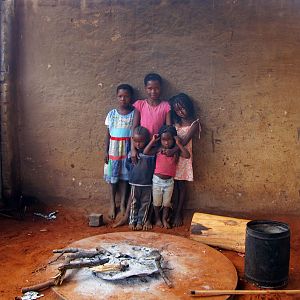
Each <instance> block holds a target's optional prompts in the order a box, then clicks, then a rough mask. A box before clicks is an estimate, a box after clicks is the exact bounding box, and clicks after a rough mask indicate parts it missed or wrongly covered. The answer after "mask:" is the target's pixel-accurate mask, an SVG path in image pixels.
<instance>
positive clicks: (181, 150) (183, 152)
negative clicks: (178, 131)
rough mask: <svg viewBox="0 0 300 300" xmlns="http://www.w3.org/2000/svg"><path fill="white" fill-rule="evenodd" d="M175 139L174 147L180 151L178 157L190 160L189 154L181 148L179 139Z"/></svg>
mask: <svg viewBox="0 0 300 300" xmlns="http://www.w3.org/2000/svg"><path fill="white" fill-rule="evenodd" d="M175 139H176V145H177V146H178V148H179V150H180V156H181V157H183V158H190V157H191V154H190V152H189V151H188V150H187V149H186V148H185V147H184V146H182V144H181V142H180V140H179V138H178V137H177V136H176V137H175Z"/></svg>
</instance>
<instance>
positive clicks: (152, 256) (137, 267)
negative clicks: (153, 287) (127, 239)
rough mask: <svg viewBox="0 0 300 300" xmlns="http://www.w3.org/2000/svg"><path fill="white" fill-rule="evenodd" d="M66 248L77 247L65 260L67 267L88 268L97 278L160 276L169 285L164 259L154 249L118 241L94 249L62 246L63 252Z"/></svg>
mask: <svg viewBox="0 0 300 300" xmlns="http://www.w3.org/2000/svg"><path fill="white" fill-rule="evenodd" d="M68 250H72V252H73V251H74V252H75V251H76V250H77V255H76V254H75V255H74V254H73V255H71V257H72V258H73V259H72V260H71V261H69V267H68V269H73V267H74V268H77V267H76V266H82V267H89V269H88V270H90V271H91V272H92V274H93V276H94V278H95V279H97V280H99V281H102V280H105V281H109V282H115V283H117V284H122V285H135V284H141V283H142V282H148V281H150V280H153V279H155V278H158V277H159V276H161V277H162V279H163V280H164V281H165V283H166V285H167V286H168V287H170V288H171V287H172V286H173V285H172V283H171V282H170V280H169V279H168V277H167V275H166V273H165V270H166V269H167V262H166V261H165V260H164V259H163V257H162V255H161V253H160V252H159V250H158V249H155V248H149V247H143V246H138V245H130V244H125V243H120V244H101V247H97V248H96V250H86V249H78V248H75V249H62V251H63V252H64V254H66V253H68V252H69V251H68ZM79 253H83V255H79ZM89 253H90V254H91V255H89ZM92 254H95V255H92ZM168 270H170V269H169V268H168ZM100 284H101V282H100Z"/></svg>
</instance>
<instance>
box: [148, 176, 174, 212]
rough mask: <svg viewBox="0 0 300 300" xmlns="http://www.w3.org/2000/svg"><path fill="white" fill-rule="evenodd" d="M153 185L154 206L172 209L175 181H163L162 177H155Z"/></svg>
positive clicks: (171, 179)
mask: <svg viewBox="0 0 300 300" xmlns="http://www.w3.org/2000/svg"><path fill="white" fill-rule="evenodd" d="M152 183H153V185H152V193H153V205H154V206H163V207H171V206H172V202H171V199H172V194H173V189H174V179H173V178H170V179H161V178H160V177H158V176H156V175H153V179H152Z"/></svg>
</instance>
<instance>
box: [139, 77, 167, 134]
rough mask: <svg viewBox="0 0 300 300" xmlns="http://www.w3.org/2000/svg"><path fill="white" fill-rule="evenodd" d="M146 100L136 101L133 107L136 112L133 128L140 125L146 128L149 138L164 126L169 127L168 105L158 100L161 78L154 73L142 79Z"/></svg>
mask: <svg viewBox="0 0 300 300" xmlns="http://www.w3.org/2000/svg"><path fill="white" fill-rule="evenodd" d="M144 84H145V91H146V94H147V99H145V100H137V101H136V102H135V103H134V104H133V106H134V107H135V109H136V110H137V113H136V115H135V120H134V125H133V126H134V127H136V126H138V125H141V126H143V127H145V128H147V129H148V130H149V132H150V135H151V137H152V136H153V134H157V133H158V131H159V129H160V128H161V127H162V126H163V125H164V124H167V125H171V112H170V105H169V103H168V102H167V101H162V100H161V99H160V92H161V86H162V78H161V77H160V75H158V74H156V73H150V74H148V75H146V76H145V78H144Z"/></svg>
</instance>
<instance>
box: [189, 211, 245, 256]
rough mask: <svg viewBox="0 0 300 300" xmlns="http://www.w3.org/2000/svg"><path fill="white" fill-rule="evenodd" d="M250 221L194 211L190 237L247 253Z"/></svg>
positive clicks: (208, 243)
mask: <svg viewBox="0 0 300 300" xmlns="http://www.w3.org/2000/svg"><path fill="white" fill-rule="evenodd" d="M249 221H250V220H246V219H238V218H231V217H224V216H217V215H210V214H204V213H194V215H193V219H192V224H191V229H190V233H191V234H190V238H191V239H193V240H196V241H199V242H201V243H204V244H207V245H210V246H216V247H219V248H222V249H227V250H234V251H237V252H241V253H245V235H246V225H247V223H248V222H249Z"/></svg>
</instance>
